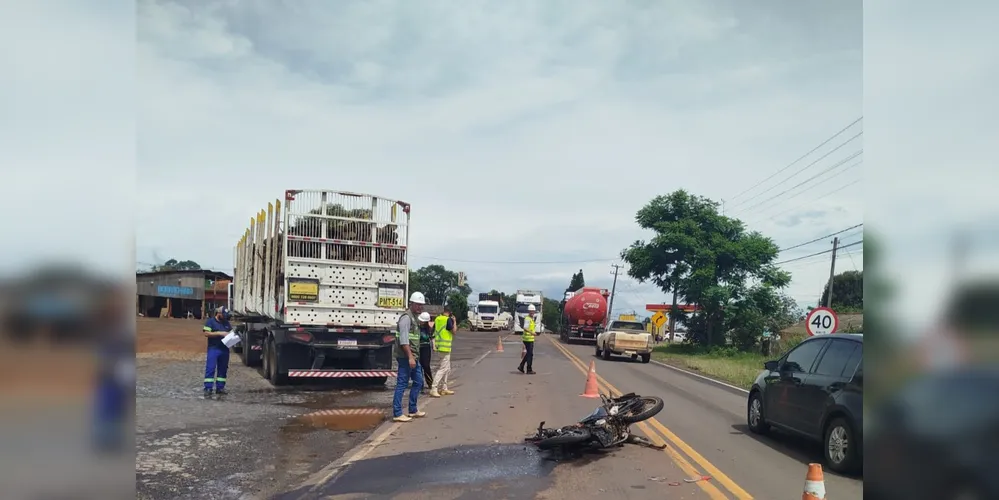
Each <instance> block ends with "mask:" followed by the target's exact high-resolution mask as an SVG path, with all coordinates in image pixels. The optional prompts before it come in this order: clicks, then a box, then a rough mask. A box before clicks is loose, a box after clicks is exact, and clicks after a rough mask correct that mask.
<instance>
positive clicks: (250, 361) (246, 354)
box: [239, 331, 262, 366]
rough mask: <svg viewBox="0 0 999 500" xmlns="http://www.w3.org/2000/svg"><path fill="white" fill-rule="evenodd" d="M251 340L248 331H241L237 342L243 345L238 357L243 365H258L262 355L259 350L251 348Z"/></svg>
mask: <svg viewBox="0 0 999 500" xmlns="http://www.w3.org/2000/svg"><path fill="white" fill-rule="evenodd" d="M253 342H254V339H253V336H252V335H251V334H250V332H249V331H245V332H242V334H241V335H240V342H239V343H240V344H241V345H242V346H243V352H241V353H240V354H239V357H240V359H242V360H243V365H245V366H260V361H261V358H262V356H261V354H260V351H259V350H254V349H253Z"/></svg>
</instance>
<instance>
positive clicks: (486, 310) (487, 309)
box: [479, 305, 499, 314]
mask: <svg viewBox="0 0 999 500" xmlns="http://www.w3.org/2000/svg"><path fill="white" fill-rule="evenodd" d="M497 309H499V307H496V306H481V305H480V306H479V314H496V310H497Z"/></svg>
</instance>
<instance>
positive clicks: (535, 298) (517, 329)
mask: <svg viewBox="0 0 999 500" xmlns="http://www.w3.org/2000/svg"><path fill="white" fill-rule="evenodd" d="M543 303H544V299H543V298H542V295H541V292H540V291H535V290H517V309H516V310H515V311H514V315H513V333H515V334H517V335H523V334H524V318H525V317H526V316H527V309H528V308H529V307H530V306H532V305H533V306H534V309H535V316H534V323H535V326H534V333H535V334H539V333H541V332H543V331H544V325H542V324H541V318H542V310H541V308H542V305H543Z"/></svg>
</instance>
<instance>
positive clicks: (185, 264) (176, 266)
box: [153, 259, 201, 271]
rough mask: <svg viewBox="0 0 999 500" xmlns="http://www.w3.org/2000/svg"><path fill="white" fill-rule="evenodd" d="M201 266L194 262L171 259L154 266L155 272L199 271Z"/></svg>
mask: <svg viewBox="0 0 999 500" xmlns="http://www.w3.org/2000/svg"><path fill="white" fill-rule="evenodd" d="M200 269H201V265H200V264H198V263H197V262H194V261H193V260H177V259H169V260H167V261H166V262H164V263H163V264H160V265H158V266H153V271H198V270H200Z"/></svg>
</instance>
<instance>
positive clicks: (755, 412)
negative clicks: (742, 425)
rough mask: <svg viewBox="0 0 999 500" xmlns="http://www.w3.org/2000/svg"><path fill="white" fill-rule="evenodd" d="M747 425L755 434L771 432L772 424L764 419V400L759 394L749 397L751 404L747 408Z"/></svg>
mask: <svg viewBox="0 0 999 500" xmlns="http://www.w3.org/2000/svg"><path fill="white" fill-rule="evenodd" d="M746 423H748V424H749V430H750V431H752V432H753V433H755V434H766V433H767V431H769V430H770V424H768V423H767V421H766V419H765V418H764V417H763V398H761V397H760V393H759V392H753V393H752V394H750V395H749V404H748V405H747V408H746Z"/></svg>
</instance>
